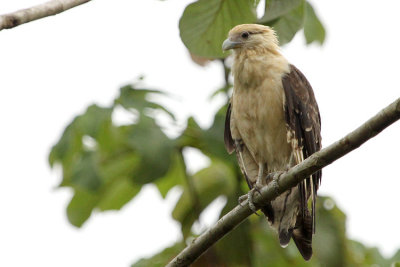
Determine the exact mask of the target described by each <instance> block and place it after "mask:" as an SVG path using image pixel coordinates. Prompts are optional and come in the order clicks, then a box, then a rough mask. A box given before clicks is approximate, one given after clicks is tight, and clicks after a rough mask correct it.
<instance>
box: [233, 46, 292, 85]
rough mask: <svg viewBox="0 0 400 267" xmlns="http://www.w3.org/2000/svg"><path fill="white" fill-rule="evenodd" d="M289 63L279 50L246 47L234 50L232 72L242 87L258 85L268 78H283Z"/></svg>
mask: <svg viewBox="0 0 400 267" xmlns="http://www.w3.org/2000/svg"><path fill="white" fill-rule="evenodd" d="M287 72H289V63H288V61H287V60H286V58H285V57H284V56H282V54H281V53H279V51H277V50H268V49H246V50H244V49H243V50H237V51H235V52H234V63H233V66H232V74H233V77H234V80H235V83H236V84H237V85H241V86H240V88H252V87H257V86H258V85H260V84H261V83H263V82H264V81H265V80H266V79H269V80H271V79H272V80H276V79H279V80H280V79H282V76H283V75H284V74H286V73H287Z"/></svg>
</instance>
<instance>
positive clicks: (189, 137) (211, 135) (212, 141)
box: [178, 105, 237, 166]
mask: <svg viewBox="0 0 400 267" xmlns="http://www.w3.org/2000/svg"><path fill="white" fill-rule="evenodd" d="M226 109H227V106H226V105H225V106H223V107H222V108H221V109H220V110H219V111H218V112H217V114H215V117H214V122H213V124H212V125H211V127H210V128H209V129H206V130H203V129H202V128H201V127H200V126H199V125H198V124H197V123H196V121H195V120H194V119H193V118H192V117H191V118H189V119H188V122H187V127H186V129H185V131H184V132H183V134H182V135H181V136H180V137H179V138H178V142H179V144H180V146H191V147H195V148H198V149H200V150H201V152H203V153H204V154H205V155H206V156H208V157H210V158H218V159H219V160H223V161H226V162H229V163H231V164H233V165H234V166H237V162H236V158H235V156H234V155H229V154H228V152H227V151H226V149H225V145H224V143H223V140H224V128H225V114H226Z"/></svg>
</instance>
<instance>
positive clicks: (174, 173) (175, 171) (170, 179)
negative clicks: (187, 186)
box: [154, 151, 186, 198]
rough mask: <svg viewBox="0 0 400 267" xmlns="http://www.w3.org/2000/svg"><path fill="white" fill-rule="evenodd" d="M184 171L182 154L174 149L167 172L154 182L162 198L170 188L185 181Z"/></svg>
mask: <svg viewBox="0 0 400 267" xmlns="http://www.w3.org/2000/svg"><path fill="white" fill-rule="evenodd" d="M185 171H186V168H185V167H184V162H183V160H182V154H181V152H180V151H176V152H175V153H174V155H173V156H172V162H171V165H170V168H169V170H168V172H167V174H166V175H165V176H164V177H162V178H160V179H158V180H157V181H155V182H154V183H155V185H156V186H157V188H158V191H160V194H161V196H162V197H163V198H165V197H166V196H167V193H168V192H169V190H170V189H171V188H173V187H174V186H177V185H182V184H184V183H185V177H186V173H185Z"/></svg>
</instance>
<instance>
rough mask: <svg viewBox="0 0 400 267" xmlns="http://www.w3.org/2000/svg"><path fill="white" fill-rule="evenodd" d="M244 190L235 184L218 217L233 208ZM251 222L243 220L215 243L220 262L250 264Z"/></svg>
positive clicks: (238, 264)
mask: <svg viewBox="0 0 400 267" xmlns="http://www.w3.org/2000/svg"><path fill="white" fill-rule="evenodd" d="M243 194H244V192H242V191H241V190H239V187H238V186H237V188H236V192H234V193H233V194H230V195H229V196H228V197H227V203H226V205H225V207H224V208H223V209H222V211H221V214H220V218H221V217H222V216H223V215H225V214H226V213H228V212H229V211H231V210H232V209H233V208H235V207H236V206H237V204H238V199H239V197H240V196H241V195H243ZM250 232H251V222H250V221H249V220H245V221H244V222H243V223H241V224H240V225H239V226H238V227H236V228H235V229H233V230H232V231H231V232H230V233H229V234H228V235H226V236H225V237H224V238H223V239H221V240H220V241H219V242H217V243H216V244H215V248H216V251H217V253H218V256H219V259H220V261H221V262H223V263H225V264H226V266H252V265H251V263H252V251H253V248H252V245H253V243H252V240H251V236H250Z"/></svg>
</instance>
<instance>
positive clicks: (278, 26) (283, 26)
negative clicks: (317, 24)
mask: <svg viewBox="0 0 400 267" xmlns="http://www.w3.org/2000/svg"><path fill="white" fill-rule="evenodd" d="M267 24H268V23H267ZM269 25H270V26H272V27H273V28H274V30H275V31H276V33H277V35H278V39H279V43H280V44H281V45H284V44H286V43H288V42H290V41H291V40H292V39H293V37H294V36H295V35H296V33H297V32H298V31H299V30H301V29H302V28H303V25H304V1H301V4H300V5H298V6H297V7H296V8H294V9H292V10H291V11H290V12H289V13H287V14H285V15H284V16H281V17H279V18H278V19H277V20H276V21H274V22H273V23H272V24H269Z"/></svg>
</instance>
